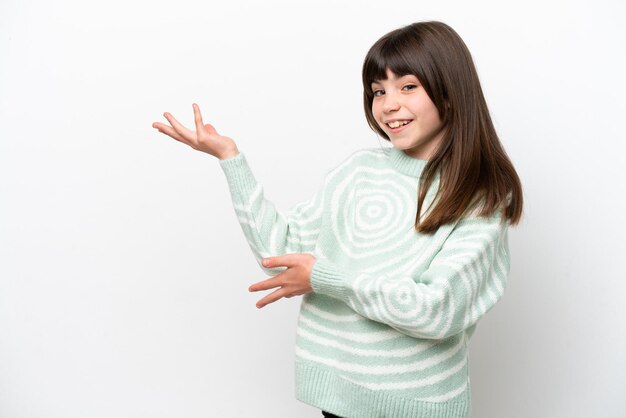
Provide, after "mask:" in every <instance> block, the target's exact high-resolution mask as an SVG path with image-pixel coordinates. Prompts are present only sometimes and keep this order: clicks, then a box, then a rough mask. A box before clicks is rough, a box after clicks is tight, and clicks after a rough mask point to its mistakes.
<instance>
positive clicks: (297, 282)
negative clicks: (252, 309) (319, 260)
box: [248, 253, 316, 308]
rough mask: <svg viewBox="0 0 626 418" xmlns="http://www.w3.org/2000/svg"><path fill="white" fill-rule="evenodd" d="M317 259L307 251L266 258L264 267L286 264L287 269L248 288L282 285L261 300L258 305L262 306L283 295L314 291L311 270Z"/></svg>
mask: <svg viewBox="0 0 626 418" xmlns="http://www.w3.org/2000/svg"><path fill="white" fill-rule="evenodd" d="M315 261H316V258H315V257H314V256H313V255H311V254H306V253H293V254H285V255H281V256H276V257H267V258H264V259H263V267H280V266H286V267H287V269H286V270H285V271H282V272H280V274H278V275H276V276H274V277H272V278H270V279H267V280H264V281H262V282H258V283H255V284H253V285H252V286H250V287H249V288H248V290H249V291H250V292H256V291H259V290H267V289H273V288H275V287H279V286H280V289H278V290H275V291H273V292H272V293H270V294H269V295H267V296H265V297H264V298H263V299H261V300H259V301H258V302H257V304H256V307H257V308H262V307H264V306H265V305H268V304H270V303H272V302H276V301H277V300H278V299H280V298H283V297H285V298H290V297H292V296H298V295H304V294H306V293H311V292H313V288H311V270H312V269H313V264H315Z"/></svg>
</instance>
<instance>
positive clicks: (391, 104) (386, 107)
mask: <svg viewBox="0 0 626 418" xmlns="http://www.w3.org/2000/svg"><path fill="white" fill-rule="evenodd" d="M399 108H400V103H399V102H398V98H397V97H396V96H395V95H393V94H389V93H385V101H384V103H383V111H384V112H385V113H389V112H393V111H394V110H398V109H399Z"/></svg>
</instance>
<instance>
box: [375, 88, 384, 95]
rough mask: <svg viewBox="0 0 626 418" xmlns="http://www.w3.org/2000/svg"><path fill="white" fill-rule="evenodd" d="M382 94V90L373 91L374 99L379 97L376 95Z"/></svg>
mask: <svg viewBox="0 0 626 418" xmlns="http://www.w3.org/2000/svg"><path fill="white" fill-rule="evenodd" d="M383 92H384V90H380V89H379V90H374V97H376V96H380V94H378V93H383Z"/></svg>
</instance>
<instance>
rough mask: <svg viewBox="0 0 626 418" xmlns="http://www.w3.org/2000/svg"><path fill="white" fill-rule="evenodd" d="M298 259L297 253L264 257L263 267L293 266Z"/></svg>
mask: <svg viewBox="0 0 626 418" xmlns="http://www.w3.org/2000/svg"><path fill="white" fill-rule="evenodd" d="M297 261H298V258H297V254H285V255H277V256H274V257H266V258H264V259H263V267H279V266H287V267H293V266H294V265H295V264H296V263H297Z"/></svg>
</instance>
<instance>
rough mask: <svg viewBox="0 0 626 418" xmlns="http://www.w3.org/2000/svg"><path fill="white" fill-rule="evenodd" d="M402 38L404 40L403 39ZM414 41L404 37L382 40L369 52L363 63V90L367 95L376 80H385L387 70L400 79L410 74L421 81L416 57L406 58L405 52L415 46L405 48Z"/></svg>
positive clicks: (370, 92)
mask: <svg viewBox="0 0 626 418" xmlns="http://www.w3.org/2000/svg"><path fill="white" fill-rule="evenodd" d="M403 38H404V39H403ZM412 43H413V44H414V43H415V40H411V39H406V37H400V36H396V37H389V38H383V39H381V40H380V41H379V43H378V44H376V45H374V46H373V47H372V49H371V50H370V52H369V54H368V56H367V59H366V60H365V62H364V63H363V88H364V89H365V91H366V92H368V93H369V94H373V92H372V83H373V82H374V81H376V80H386V79H387V69H389V70H391V71H392V72H393V73H394V74H396V75H397V76H399V77H401V76H404V75H408V74H412V75H415V76H416V77H417V78H418V79H420V80H421V77H420V75H421V74H419V73H420V72H421V71H418V68H416V67H418V66H417V65H415V64H416V62H415V61H416V58H417V57H416V56H411V57H408V56H406V51H410V50H414V48H415V45H411V47H409V48H407V46H409V44H412Z"/></svg>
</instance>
